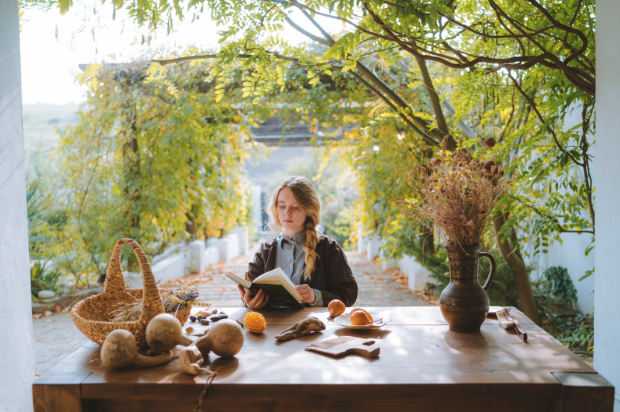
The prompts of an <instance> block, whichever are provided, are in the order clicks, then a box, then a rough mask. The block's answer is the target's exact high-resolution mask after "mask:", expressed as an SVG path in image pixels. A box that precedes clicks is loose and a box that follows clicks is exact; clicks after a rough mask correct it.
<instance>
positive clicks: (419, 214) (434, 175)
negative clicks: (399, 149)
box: [396, 138, 514, 246]
mask: <svg viewBox="0 0 620 412" xmlns="http://www.w3.org/2000/svg"><path fill="white" fill-rule="evenodd" d="M494 143H495V141H494V140H493V139H491V138H490V139H487V140H486V141H485V146H486V147H492V146H493V145H494ZM410 177H411V178H412V179H411V182H412V183H411V184H412V186H413V187H414V191H415V195H414V196H415V200H403V201H398V202H396V203H397V204H398V205H399V206H400V207H401V208H402V209H403V211H404V212H405V213H406V214H407V215H408V216H410V217H412V218H414V219H415V220H417V221H418V222H420V223H422V224H423V225H428V221H430V222H432V223H434V224H435V225H436V226H437V227H438V228H439V229H441V232H442V233H441V234H442V235H443V237H445V239H446V241H447V243H448V245H451V246H455V245H459V246H469V245H476V244H479V243H481V240H482V235H483V233H484V230H485V228H486V226H487V224H488V223H489V218H490V216H489V215H490V213H491V211H492V210H493V208H494V207H495V206H496V205H497V202H498V201H499V200H500V198H501V197H502V196H503V195H504V193H505V192H506V190H507V189H508V187H509V185H510V183H512V181H513V180H514V179H513V178H506V177H505V176H504V169H503V168H502V166H501V165H500V164H498V163H496V162H494V161H493V160H487V161H477V160H475V159H474V158H473V157H472V156H471V155H470V154H469V153H467V151H465V150H463V149H459V150H457V151H455V152H453V153H449V152H447V151H445V150H443V151H442V154H441V157H440V158H434V159H431V160H430V162H429V163H428V165H426V166H416V168H415V171H414V172H413V173H411V174H410Z"/></svg>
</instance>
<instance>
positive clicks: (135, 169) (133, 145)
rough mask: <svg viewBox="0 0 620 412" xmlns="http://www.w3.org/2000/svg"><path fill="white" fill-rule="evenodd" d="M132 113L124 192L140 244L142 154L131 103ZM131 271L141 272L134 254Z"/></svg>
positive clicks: (125, 152) (132, 234) (134, 235)
mask: <svg viewBox="0 0 620 412" xmlns="http://www.w3.org/2000/svg"><path fill="white" fill-rule="evenodd" d="M127 111H128V112H129V113H130V116H131V118H130V119H129V121H130V125H129V130H128V132H129V136H127V141H126V143H125V145H124V146H123V168H124V185H125V187H124V191H125V198H126V200H127V203H126V209H125V216H128V217H129V224H130V226H129V228H128V229H129V233H127V235H126V236H130V237H131V238H132V239H134V240H135V241H136V242H138V243H140V237H141V236H140V209H139V202H140V200H141V196H142V194H141V182H140V153H139V151H138V149H139V148H138V129H137V124H136V122H137V119H136V108H135V104H133V103H131V105H130V107H129V108H128V110H127ZM128 266H129V270H130V271H131V272H137V271H139V270H140V267H139V264H138V260H137V258H136V257H135V255H134V254H133V253H131V254H129V260H128Z"/></svg>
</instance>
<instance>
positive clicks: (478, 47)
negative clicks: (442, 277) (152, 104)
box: [34, 0, 596, 253]
mask: <svg viewBox="0 0 620 412" xmlns="http://www.w3.org/2000/svg"><path fill="white" fill-rule="evenodd" d="M41 3H42V2H41V1H36V2H34V4H37V5H38V4H41ZM43 3H45V2H43ZM47 3H48V4H52V5H58V7H59V8H60V10H61V12H64V11H66V10H67V9H68V8H69V7H70V6H71V4H72V3H71V2H70V1H65V0H59V1H57V0H50V1H49V2H47ZM115 7H119V8H126V9H127V10H128V11H129V14H130V15H131V16H132V17H133V18H134V20H135V21H136V23H137V24H138V25H143V26H150V27H155V26H160V25H164V24H165V25H167V26H168V27H169V29H170V28H171V25H172V23H173V21H174V18H175V17H176V18H177V19H179V20H181V21H182V20H183V19H189V18H191V19H197V18H201V17H204V16H208V17H210V18H211V20H212V21H213V22H214V23H215V24H217V25H219V26H222V27H226V29H225V30H222V31H221V33H220V43H221V45H222V46H221V48H220V49H219V50H218V51H217V52H215V53H214V52H212V51H205V50H198V49H188V50H187V51H186V52H185V53H182V54H181V55H180V56H178V58H175V59H168V60H166V61H161V60H160V62H161V63H162V64H166V65H170V64H175V63H180V62H185V61H197V60H203V59H208V60H211V61H214V62H215V63H214V64H213V65H212V66H211V69H210V72H209V74H210V77H209V81H214V82H215V83H216V85H215V95H216V100H217V99H222V98H224V96H226V95H227V94H228V93H230V92H231V91H232V90H233V89H235V88H237V87H238V86H239V85H240V87H241V90H242V97H243V98H245V99H247V101H248V102H251V103H252V104H259V105H260V104H264V103H265V100H266V99H269V98H270V97H272V96H273V95H274V94H277V93H285V94H287V92H291V91H293V90H302V89H303V88H304V87H305V88H308V87H309V86H310V87H311V86H315V89H316V90H315V91H313V92H307V93H306V91H304V90H302V93H305V94H307V95H308V96H310V95H314V101H313V102H312V104H313V105H316V106H317V110H316V112H317V113H319V112H321V111H324V109H326V106H327V105H328V103H326V102H330V98H329V97H328V98H327V99H326V98H323V99H321V98H318V96H320V95H323V96H330V95H332V94H333V93H332V92H333V91H334V90H336V91H340V92H343V91H344V94H345V96H344V97H343V99H342V100H340V101H339V102H340V106H341V107H343V106H344V105H345V104H347V103H350V102H356V103H359V104H361V106H358V107H360V110H359V112H358V113H357V116H355V115H354V116H351V117H357V118H356V119H353V118H351V119H349V120H351V122H352V123H354V124H356V125H358V126H359V127H361V128H367V127H373V126H376V128H375V129H374V130H373V131H371V132H372V134H373V136H372V137H373V138H374V139H376V140H377V141H381V143H382V144H381V145H376V144H375V145H373V146H378V147H380V148H381V150H382V151H386V152H390V151H391V150H389V149H387V147H386V146H388V145H394V144H395V142H393V138H394V136H396V135H400V133H399V132H402V131H406V133H404V135H405V136H406V137H407V140H408V141H409V142H410V143H409V142H408V143H407V145H408V146H409V145H411V146H410V147H409V148H410V149H412V151H415V152H416V153H413V154H412V158H411V159H409V160H408V163H413V164H415V163H419V162H420V161H422V160H423V159H425V158H426V159H428V158H430V157H432V154H433V150H434V149H433V147H437V145H439V143H440V142H441V141H442V140H443V139H446V140H447V142H448V146H449V148H454V147H456V142H457V140H459V139H462V140H463V143H464V147H466V148H467V149H468V150H470V151H472V152H476V151H477V150H479V149H480V147H481V141H482V140H483V139H484V138H486V137H495V138H496V139H497V141H498V143H499V144H498V146H497V147H496V149H495V151H496V155H497V156H498V158H499V159H501V160H502V162H503V164H504V167H505V168H506V169H507V171H508V172H509V173H510V174H512V175H515V176H517V181H516V184H515V188H514V189H513V191H512V193H511V196H510V197H507V198H505V199H504V201H503V202H502V204H501V207H502V208H503V211H504V214H505V215H506V216H508V219H507V220H506V223H505V224H504V225H503V227H502V228H501V235H502V236H504V237H508V236H509V235H510V234H511V233H516V236H517V238H518V241H519V243H520V244H521V246H524V245H525V244H526V243H528V242H530V241H533V243H534V251H535V253H538V252H543V253H544V252H546V251H547V250H548V247H549V245H551V243H552V242H554V241H561V238H560V234H561V233H579V234H588V235H592V240H594V236H593V235H594V220H595V214H594V190H593V189H594V188H593V185H592V177H591V161H592V153H591V152H592V151H591V147H592V145H593V144H594V142H593V139H592V138H591V136H592V135H593V132H594V127H595V116H594V104H595V99H594V87H595V61H596V57H595V47H594V33H595V17H594V16H595V5H594V4H593V2H591V0H586V1H583V0H569V1H563V2H553V1H549V0H543V1H538V0H527V1H522V2H514V1H510V0H485V1H481V2H479V1H470V0H459V1H448V0H440V1H422V2H408V1H396V2H387V3H386V2H384V1H381V0H369V1H365V2H358V1H356V0H335V1H334V0H312V1H308V2H301V1H298V0H294V1H290V2H281V1H279V0H268V1H257V0H235V1H222V0H198V1H192V2H187V3H183V2H177V1H175V2H170V1H165V0H164V1H155V0H145V1H140V2H136V1H130V2H124V3H118V4H115ZM330 21H332V22H338V23H341V24H344V26H343V28H342V31H341V34H339V35H332V34H330V33H329V29H326V27H327V24H328V22H330ZM285 26H289V27H291V28H292V29H294V30H296V31H297V32H299V33H301V34H303V35H304V36H306V37H307V38H308V39H309V41H310V42H311V46H307V45H294V44H292V43H291V42H290V41H289V38H288V37H287V35H286V32H284V31H283V30H284V27H285ZM308 26H309V27H311V29H308V28H306V27H308ZM151 71H153V72H154V71H157V69H156V68H152V70H151ZM294 71H296V72H297V76H291V73H292V72H294ZM239 73H241V74H239ZM302 77H305V78H306V80H305V82H303V83H302V82H301V78H302ZM353 89H355V90H356V91H357V96H356V98H354V99H352V100H349V98H351V95H349V93H348V92H349V91H351V90H353ZM332 102H333V100H332ZM332 105H333V103H332ZM352 107H354V106H349V108H352ZM308 109H314V108H313V107H308V106H306V108H305V109H301V110H300V111H301V112H305V113H306V114H307V113H308V112H309V110H308ZM366 109H369V110H366ZM573 111H575V112H581V116H580V118H578V119H576V120H574V121H568V117H570V114H571V112H573ZM310 112H312V110H310ZM350 112H353V111H350ZM324 113H326V114H327V113H328V112H325V111H324ZM326 117H328V116H326ZM317 120H318V122H320V121H323V120H324V118H320V117H319V119H317ZM318 122H317V123H318ZM372 123H374V125H373V124H372ZM362 130H364V129H362ZM395 130H396V131H397V132H395ZM378 131H380V132H379V133H377V132H378ZM364 133H368V130H367V129H366V131H365V132H364V131H362V132H361V133H357V134H355V133H350V134H349V137H350V139H348V142H349V143H352V144H354V145H355V146H356V148H355V149H354V151H357V152H358V153H360V152H361V153H363V152H366V154H367V155H369V154H370V153H371V152H369V151H368V150H367V144H366V142H367V141H368V140H370V139H368V138H363V137H362V136H364ZM358 143H361V144H359V145H358ZM429 145H430V148H429ZM373 146H371V147H373ZM401 148H402V147H401ZM386 149H387V150H386ZM363 156H364V155H361V156H360V155H357V156H354V158H359V157H363ZM390 166H391V164H390V163H388V164H387V165H382V166H381V167H380V168H383V169H389V167H390ZM367 170H368V173H367V176H365V177H361V178H360V182H361V185H369V186H373V184H376V185H380V184H381V183H382V182H383V180H382V176H384V175H385V173H382V172H381V171H377V170H375V169H374V168H371V167H370V166H369V167H368V169H367ZM395 170H396V169H395ZM400 170H405V169H400ZM392 172H393V174H394V176H396V178H395V179H396V180H397V179H398V172H395V171H394V170H393V171H392ZM364 173H366V172H363V173H362V174H364ZM374 179H376V180H377V181H376V183H375V182H371V181H372V180H374ZM395 179H390V180H395ZM401 188H402V186H401V185H400V184H398V185H397V188H396V189H394V190H391V189H389V190H388V192H396V191H398V190H399V191H400V192H401V194H400V196H398V197H396V199H402V198H404V197H406V195H407V194H408V192H407V190H406V189H401ZM375 193H376V191H375V189H374V188H372V187H371V188H370V190H368V191H367V192H366V191H364V192H363V193H362V198H363V199H364V203H365V205H364V209H365V211H366V212H368V213H370V216H368V217H366V218H365V220H366V222H367V223H371V225H369V226H366V224H365V227H367V228H368V230H370V231H379V232H382V230H381V229H382V228H387V227H389V223H390V222H391V221H393V220H394V219H395V218H397V217H398V216H399V215H400V212H399V211H398V210H396V209H395V208H394V207H393V206H392V205H391V203H390V201H386V200H379V199H377V198H376V197H375ZM392 194H393V193H387V196H386V198H388V199H389V198H391V196H392ZM403 195H405V196H403ZM377 217H379V218H378V220H382V222H377ZM373 220H374V222H372V221H373ZM369 221H370V222H369ZM383 233H385V232H384V231H383ZM592 247H593V246H592ZM521 249H525V248H523V247H522V248H521ZM590 250H591V247H590V248H589V249H588V250H587V252H589V251H590Z"/></svg>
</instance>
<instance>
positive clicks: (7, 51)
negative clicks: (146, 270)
mask: <svg viewBox="0 0 620 412" xmlns="http://www.w3.org/2000/svg"><path fill="white" fill-rule="evenodd" d="M18 24H19V22H18V17H17V1H15V0H0V292H1V293H2V298H1V299H0V325H1V326H2V327H0V369H1V372H0V411H1V412H22V411H24V412H25V411H31V410H32V382H33V380H34V356H33V342H32V339H33V337H32V317H31V316H30V313H31V310H32V307H31V304H30V281H29V279H30V276H29V260H28V230H27V227H28V219H27V216H26V180H25V175H24V136H23V130H22V96H21V74H20V57H19V56H20V55H19V25H18Z"/></svg>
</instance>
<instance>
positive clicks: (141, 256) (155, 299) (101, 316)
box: [71, 238, 190, 346]
mask: <svg viewBox="0 0 620 412" xmlns="http://www.w3.org/2000/svg"><path fill="white" fill-rule="evenodd" d="M124 244H127V245H129V246H131V247H132V249H133V252H134V254H135V255H136V257H137V258H138V263H139V264H140V270H141V271H142V287H143V288H142V289H127V285H126V283H125V278H124V276H123V268H122V267H121V261H120V252H121V248H122V247H123V245H124ZM161 290H162V291H166V290H167V289H161ZM159 293H160V289H159V288H158V287H157V283H156V282H155V277H154V276H153V271H152V270H151V265H150V264H149V262H148V259H147V257H146V254H145V253H144V250H142V248H141V247H140V245H139V244H138V242H136V241H135V240H133V239H129V238H124V239H121V240H119V241H118V242H116V245H115V246H114V250H113V251H112V257H110V263H109V264H108V270H107V273H106V279H105V286H104V289H103V293H100V294H98V295H94V296H91V297H88V298H85V299H82V300H81V301H79V302H78V303H76V304H75V305H74V306H73V308H72V309H71V319H72V320H73V323H74V324H75V326H77V328H78V329H79V330H80V332H82V333H83V334H84V336H86V337H87V338H88V339H90V340H91V341H93V342H95V343H98V344H99V345H102V344H103V342H104V341H105V338H106V337H107V336H108V334H109V333H110V332H112V331H113V330H116V329H125V330H128V331H129V332H131V333H132V334H133V335H134V336H135V337H136V342H137V343H138V346H147V343H146V338H145V333H146V326H147V325H148V323H149V322H150V320H151V319H153V318H154V317H155V316H157V315H159V314H160V313H165V311H164V306H163V303H162V300H161V296H160V294H159ZM143 297H144V299H143V301H142V313H141V315H140V318H139V319H138V320H137V321H133V322H114V321H112V317H113V315H112V314H113V312H114V311H115V310H117V309H120V308H121V307H123V306H125V305H127V304H130V303H132V302H135V301H136V300H137V299H141V298H143ZM189 314H190V308H189V307H186V308H184V309H179V310H178V311H177V312H176V313H175V316H176V318H177V319H178V320H179V321H180V322H181V325H183V324H185V322H186V321H187V318H188V317H189Z"/></svg>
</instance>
